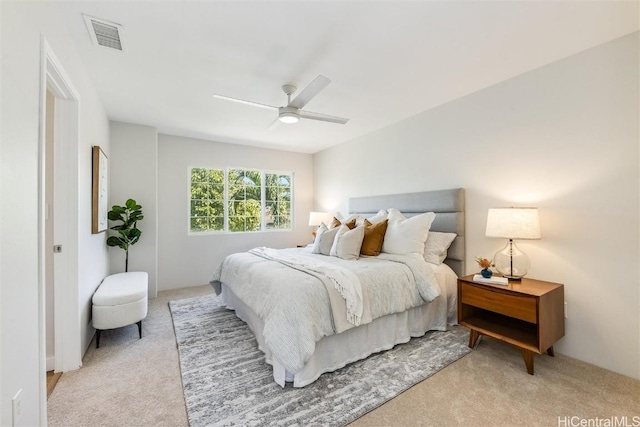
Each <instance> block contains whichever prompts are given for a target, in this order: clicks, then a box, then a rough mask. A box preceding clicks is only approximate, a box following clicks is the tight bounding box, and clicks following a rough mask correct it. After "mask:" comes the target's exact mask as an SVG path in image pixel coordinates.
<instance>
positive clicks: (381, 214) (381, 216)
mask: <svg viewBox="0 0 640 427" xmlns="http://www.w3.org/2000/svg"><path fill="white" fill-rule="evenodd" d="M385 219H387V211H386V210H384V209H380V210H379V211H378V213H377V214H375V215H374V216H372V217H371V218H367V220H368V221H369V222H370V223H371V224H378V223H379V222H382V221H384V220H385ZM362 221H363V222H364V220H362Z"/></svg>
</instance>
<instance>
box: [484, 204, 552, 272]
mask: <svg viewBox="0 0 640 427" xmlns="http://www.w3.org/2000/svg"><path fill="white" fill-rule="evenodd" d="M485 235H486V236H487V237H499V238H503V239H509V241H508V242H507V244H506V246H505V247H504V248H502V249H501V250H499V251H498V252H496V254H495V256H494V257H493V263H494V265H495V267H496V268H497V269H498V271H499V272H500V273H502V275H503V276H504V277H507V278H509V279H516V280H517V279H521V278H522V277H523V276H524V275H526V274H527V271H529V257H528V256H527V255H526V254H525V253H524V252H522V251H521V250H520V249H519V248H518V247H517V246H516V244H515V243H514V240H516V239H523V240H537V239H540V237H541V235H540V220H539V218H538V208H514V207H511V208H492V209H489V213H488V215H487V230H486V232H485Z"/></svg>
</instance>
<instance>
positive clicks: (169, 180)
mask: <svg viewBox="0 0 640 427" xmlns="http://www.w3.org/2000/svg"><path fill="white" fill-rule="evenodd" d="M312 162H313V160H312V156H311V155H310V154H300V153H291V152H286V151H279V150H269V149H261V148H255V147H248V146H241V145H233V144H223V143H218V142H212V141H204V140H199V139H191V138H183V137H177V136H169V135H162V134H161V135H158V212H159V216H158V230H159V233H158V289H160V290H163V289H173V288H180V287H186V286H194V285H201V284H205V283H208V282H209V280H211V277H212V275H213V271H214V269H215V268H216V266H217V265H218V264H219V263H220V262H222V260H223V259H224V257H225V256H226V255H229V254H231V253H234V252H239V251H246V250H249V249H251V248H253V247H256V246H270V247H275V248H280V247H290V246H296V245H300V244H307V243H309V242H310V241H311V232H312V229H311V228H310V227H309V226H308V219H309V211H310V210H311V208H312V205H311V204H312V200H313V174H312ZM191 166H204V167H244V168H256V169H264V170H275V171H287V172H293V173H294V220H295V228H294V231H271V232H259V233H233V234H219V235H202V236H193V235H191V236H190V235H188V233H187V232H188V227H189V218H188V209H189V192H188V189H189V188H188V187H189V171H188V168H189V167H191Z"/></svg>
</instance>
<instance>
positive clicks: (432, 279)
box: [212, 248, 455, 385]
mask: <svg viewBox="0 0 640 427" xmlns="http://www.w3.org/2000/svg"><path fill="white" fill-rule="evenodd" d="M278 252H280V253H281V255H283V256H284V258H285V259H293V258H301V259H302V260H303V261H304V260H306V259H308V260H309V263H312V262H313V259H314V258H316V259H319V260H321V262H322V263H326V262H331V264H332V265H333V266H335V268H338V269H341V268H346V269H348V271H349V272H351V273H352V274H355V276H357V278H358V280H359V281H360V283H361V284H362V296H363V300H364V306H365V307H366V308H365V315H363V317H362V320H363V321H364V322H365V324H367V323H370V322H372V321H374V320H377V319H382V318H383V317H388V316H390V315H394V314H395V313H405V312H407V311H408V310H411V309H414V308H419V309H418V310H413V312H419V311H421V310H422V307H424V306H425V302H430V303H429V304H428V306H429V315H428V317H429V319H430V320H429V322H428V323H429V324H428V325H427V324H426V323H425V325H424V327H427V329H425V330H422V329H424V327H420V328H418V329H419V330H417V329H416V330H411V331H407V334H408V336H416V335H422V334H424V332H426V330H429V329H444V328H446V323H447V318H448V317H449V318H450V315H451V310H452V309H453V310H454V311H455V300H454V301H453V303H452V302H451V298H450V297H449V296H450V295H452V294H453V295H455V274H453V272H451V274H452V275H453V278H454V279H453V288H454V289H453V292H452V291H451V289H449V288H450V287H451V286H450V285H451V280H450V275H448V276H449V277H448V278H447V277H445V276H447V274H443V273H442V271H444V270H443V269H442V268H441V269H440V270H438V269H436V268H434V267H436V266H433V265H432V264H428V263H426V262H424V260H423V259H421V258H420V257H414V256H399V255H389V254H381V256H379V257H363V258H361V259H359V260H358V261H345V260H341V259H339V258H336V257H327V256H323V255H317V254H312V253H311V251H310V250H309V249H307V248H303V249H285V250H281V251H278ZM259 255H260V254H251V253H240V254H234V255H231V256H229V257H227V258H226V259H225V261H224V262H223V264H222V265H221V266H220V267H219V269H218V270H217V271H216V273H215V275H214V280H213V281H212V284H213V285H214V288H215V289H216V292H217V293H220V292H221V289H222V287H221V284H224V285H225V286H227V287H228V289H229V290H230V292H228V295H226V296H225V295H223V296H224V297H225V300H227V302H228V306H229V308H236V307H238V306H242V308H241V309H242V311H243V312H245V313H244V316H240V313H238V314H239V316H240V317H241V318H243V317H250V316H255V317H256V318H257V319H254V321H253V323H255V325H252V327H253V329H254V332H255V333H256V335H257V336H259V342H260V341H261V340H262V342H260V344H261V347H263V348H262V349H263V351H264V352H265V354H267V360H268V361H269V362H270V363H272V364H273V365H274V376H276V380H277V382H278V383H281V382H282V384H281V385H283V383H284V377H285V373H287V376H288V377H292V376H293V377H294V378H295V376H296V375H298V377H300V378H302V377H305V379H304V380H300V381H298V383H297V384H294V385H305V384H302V383H303V382H305V383H308V382H307V381H309V382H311V381H313V380H315V378H312V379H311V378H309V375H312V376H313V375H315V370H314V373H311V374H305V373H304V372H303V371H304V370H305V369H308V366H309V362H310V361H311V359H312V356H313V355H314V353H316V352H317V350H318V349H317V348H316V347H317V345H318V343H319V342H321V341H322V340H323V338H326V337H330V336H333V335H335V334H336V333H337V330H339V331H340V332H344V330H346V329H349V328H346V329H341V328H336V324H340V323H341V322H340V321H338V322H336V319H334V316H336V314H335V313H336V311H335V309H334V310H333V311H332V309H331V306H332V305H331V304H332V300H333V299H335V298H332V297H330V293H328V292H327V286H326V283H323V280H321V279H320V278H318V277H317V275H315V274H310V273H309V272H305V271H304V269H298V268H290V266H287V265H285V264H286V262H285V263H280V262H278V261H276V260H273V259H269V258H270V257H262V256H259ZM303 263H305V262H303ZM445 267H446V266H445ZM446 268H448V267H446ZM449 271H451V270H450V269H449ZM325 282H326V281H325ZM440 296H442V297H440ZM334 303H335V301H334ZM343 304H344V301H343ZM344 316H345V317H344V319H342V320H345V319H347V317H346V310H345V314H344ZM243 320H245V321H247V319H245V318H243ZM434 320H435V321H434ZM342 323H347V322H342ZM379 323H380V322H377V323H376V325H373V327H378V324H379ZM250 325H251V323H250ZM353 326H354V325H351V327H353ZM256 328H259V330H256ZM361 328H362V327H360V328H355V329H356V330H358V329H361ZM420 331H421V332H420ZM347 332H350V331H347ZM355 334H357V332H353V333H351V334H350V335H355ZM340 335H343V334H340ZM345 335H346V334H345ZM406 340H408V337H407V338H406ZM394 341H395V343H397V342H402V341H397V340H394ZM391 346H393V344H391V345H389V344H388V343H385V344H384V346H383V347H385V348H390V347H391ZM381 349H383V348H379V349H377V350H375V351H379V350H381ZM370 353H371V351H369V352H368V353H367V354H366V355H368V354H370ZM366 355H365V356H366ZM362 357H364V356H362ZM354 360H355V359H354ZM313 363H317V361H314V362H313ZM343 365H344V363H343V364H342V366H343ZM338 367H339V366H338ZM326 368H327V367H326V366H325V367H324V368H323V369H326ZM328 368H332V366H328ZM333 369H335V368H333ZM323 372H326V370H324V371H323ZM280 374H282V375H280ZM318 375H319V374H318ZM279 378H280V381H279V380H278V379H279ZM316 378H317V376H316Z"/></svg>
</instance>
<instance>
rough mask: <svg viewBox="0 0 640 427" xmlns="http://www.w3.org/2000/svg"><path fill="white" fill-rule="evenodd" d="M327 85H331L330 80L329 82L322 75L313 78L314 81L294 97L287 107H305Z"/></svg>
mask: <svg viewBox="0 0 640 427" xmlns="http://www.w3.org/2000/svg"><path fill="white" fill-rule="evenodd" d="M329 83H331V80H329V79H328V78H326V77H325V76H323V75H319V76H318V77H316V78H315V80H314V81H312V82H311V83H309V85H308V86H307V87H305V88H304V89H302V92H300V93H299V94H298V96H296V97H295V99H294V100H293V101H291V102H290V103H289V105H288V107H295V108H302V107H304V106H305V105H307V103H308V102H309V101H311V99H313V97H314V96H316V95H317V94H318V93H320V91H321V90H322V89H324V88H325V86H327V85H328V84H329Z"/></svg>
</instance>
